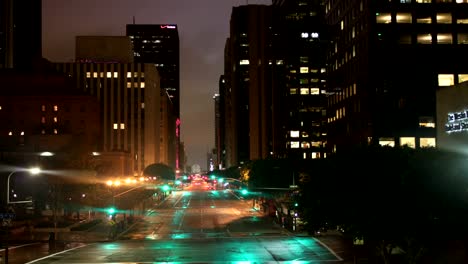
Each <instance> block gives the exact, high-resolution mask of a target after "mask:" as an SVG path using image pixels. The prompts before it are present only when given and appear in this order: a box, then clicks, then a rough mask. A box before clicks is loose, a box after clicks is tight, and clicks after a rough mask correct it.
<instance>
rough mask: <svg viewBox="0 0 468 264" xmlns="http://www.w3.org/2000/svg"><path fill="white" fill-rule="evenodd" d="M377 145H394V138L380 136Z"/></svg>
mask: <svg viewBox="0 0 468 264" xmlns="http://www.w3.org/2000/svg"><path fill="white" fill-rule="evenodd" d="M379 145H380V146H389V147H395V140H393V139H390V138H380V139H379Z"/></svg>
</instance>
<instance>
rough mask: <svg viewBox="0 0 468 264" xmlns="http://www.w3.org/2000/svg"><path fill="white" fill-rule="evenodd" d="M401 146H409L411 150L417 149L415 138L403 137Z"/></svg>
mask: <svg viewBox="0 0 468 264" xmlns="http://www.w3.org/2000/svg"><path fill="white" fill-rule="evenodd" d="M400 146H408V147H410V148H416V140H415V138H414V137H401V138H400Z"/></svg>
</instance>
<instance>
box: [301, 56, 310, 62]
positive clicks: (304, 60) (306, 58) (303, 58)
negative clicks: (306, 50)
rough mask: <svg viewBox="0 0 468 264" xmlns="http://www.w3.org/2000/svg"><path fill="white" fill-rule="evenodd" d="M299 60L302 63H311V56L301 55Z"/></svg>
mask: <svg viewBox="0 0 468 264" xmlns="http://www.w3.org/2000/svg"><path fill="white" fill-rule="evenodd" d="M299 62H300V63H309V57H306V56H301V57H299Z"/></svg>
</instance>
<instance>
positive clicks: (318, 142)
mask: <svg viewBox="0 0 468 264" xmlns="http://www.w3.org/2000/svg"><path fill="white" fill-rule="evenodd" d="M321 146H322V142H320V141H312V147H316V148H319V147H321Z"/></svg>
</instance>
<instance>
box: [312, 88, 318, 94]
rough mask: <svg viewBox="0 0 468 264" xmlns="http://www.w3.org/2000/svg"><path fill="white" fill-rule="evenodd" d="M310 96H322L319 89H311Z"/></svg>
mask: <svg viewBox="0 0 468 264" xmlns="http://www.w3.org/2000/svg"><path fill="white" fill-rule="evenodd" d="M310 94H313V95H317V94H320V89H319V88H310Z"/></svg>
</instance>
